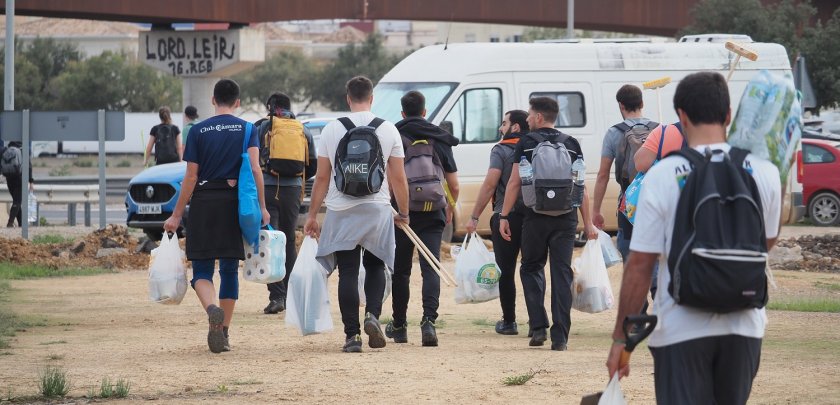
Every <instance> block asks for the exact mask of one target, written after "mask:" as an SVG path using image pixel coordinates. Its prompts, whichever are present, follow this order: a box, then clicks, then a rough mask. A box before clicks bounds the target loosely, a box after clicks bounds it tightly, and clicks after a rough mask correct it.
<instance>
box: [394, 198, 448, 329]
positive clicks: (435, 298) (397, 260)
mask: <svg viewBox="0 0 840 405" xmlns="http://www.w3.org/2000/svg"><path fill="white" fill-rule="evenodd" d="M410 216H411V220H410V226H411V229H412V230H414V233H416V234H417V236H419V237H420V240H421V241H423V244H425V245H426V247H428V248H429V251H431V253H432V255H433V256H434V257H436V258H438V259H439V258H440V240H441V237H442V236H443V228H444V227H445V226H446V217H445V216H444V214H443V211H435V212H411V213H410ZM394 238H395V239H396V244H397V249H396V251H395V255H394V276H393V278H392V280H391V283H392V284H391V285H392V294H393V295H392V298H391V304H392V308H393V310H394V314H393V315H394V316H393V320H394V325H397V326H401V325H405V324H406V321H407V319H406V312H407V311H408V300H409V297H410V295H411V294H410V289H409V279H410V278H411V267H412V265H413V264H412V259H413V258H414V243H412V242H411V239H409V238H408V235H406V234H405V232H403V231H402V230H401V229H399V228H398V229H396V230H395V231H394ZM420 275H421V276H422V277H423V289H422V295H423V317H425V318H429V319H431V320H432V321H435V320H436V319H437V317H438V312H437V310H438V307H439V306H440V276H438V275H437V273H436V272H435V271H434V270H433V269H432V266H431V265H430V264H429V262H427V261H426V259H425V258H424V257H423V255H420Z"/></svg>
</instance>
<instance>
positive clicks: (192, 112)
mask: <svg viewBox="0 0 840 405" xmlns="http://www.w3.org/2000/svg"><path fill="white" fill-rule="evenodd" d="M184 115H186V116H187V118H189V119H191V120H194V119H196V118H198V110H197V109H196V108H195V106H191V105H188V106H187V108H185V109H184Z"/></svg>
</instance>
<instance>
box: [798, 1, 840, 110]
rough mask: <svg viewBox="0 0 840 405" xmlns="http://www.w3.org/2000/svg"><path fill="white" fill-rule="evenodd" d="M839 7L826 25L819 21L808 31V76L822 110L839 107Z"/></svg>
mask: <svg viewBox="0 0 840 405" xmlns="http://www.w3.org/2000/svg"><path fill="white" fill-rule="evenodd" d="M838 38H840V8H838V9H837V10H834V14H833V15H832V16H831V18H830V19H829V20H828V22H826V24H825V25H823V24H822V23H821V22H818V23H817V25H816V26H815V27H813V28H810V29H808V30H807V32H806V34H805V40H804V41H803V42H802V44H803V45H802V54H803V55H804V56H805V57H806V58H807V59H806V60H807V63H808V73H810V76H811V84H812V85H813V87H814V92H815V93H816V96H817V105H818V106H820V107H840V47H838V46H837V45H836V44H837V39H838Z"/></svg>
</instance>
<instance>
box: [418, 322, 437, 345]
mask: <svg viewBox="0 0 840 405" xmlns="http://www.w3.org/2000/svg"><path fill="white" fill-rule="evenodd" d="M420 336H421V340H422V341H423V346H437V345H438V338H437V332H435V321H433V320H431V319H429V318H423V320H422V321H420Z"/></svg>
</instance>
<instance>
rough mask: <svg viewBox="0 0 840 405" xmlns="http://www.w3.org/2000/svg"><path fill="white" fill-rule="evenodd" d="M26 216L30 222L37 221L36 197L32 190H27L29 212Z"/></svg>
mask: <svg viewBox="0 0 840 405" xmlns="http://www.w3.org/2000/svg"><path fill="white" fill-rule="evenodd" d="M27 216H28V217H29V218H28V219H29V223H30V224H34V223H36V222H38V197H35V192H34V191H29V213H28V215H27Z"/></svg>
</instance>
